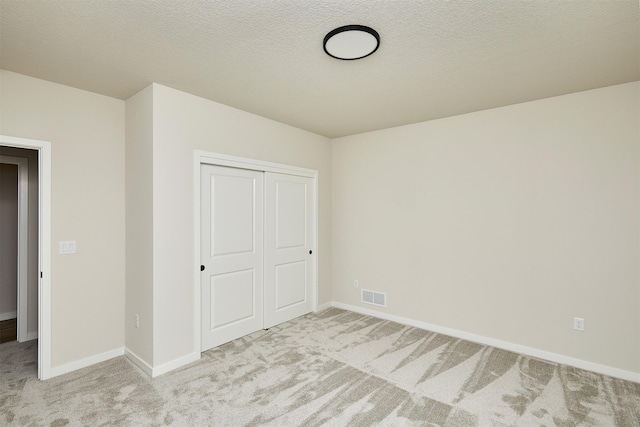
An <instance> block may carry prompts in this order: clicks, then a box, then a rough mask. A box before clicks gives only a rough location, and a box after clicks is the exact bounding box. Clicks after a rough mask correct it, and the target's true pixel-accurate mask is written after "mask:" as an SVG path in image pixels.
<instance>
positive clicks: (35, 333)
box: [27, 331, 38, 341]
mask: <svg viewBox="0 0 640 427" xmlns="http://www.w3.org/2000/svg"><path fill="white" fill-rule="evenodd" d="M37 339H38V331H31V332H27V341H31V340H37Z"/></svg>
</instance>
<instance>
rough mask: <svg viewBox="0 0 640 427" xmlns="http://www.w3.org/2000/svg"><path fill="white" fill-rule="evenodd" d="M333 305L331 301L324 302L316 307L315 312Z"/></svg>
mask: <svg viewBox="0 0 640 427" xmlns="http://www.w3.org/2000/svg"><path fill="white" fill-rule="evenodd" d="M331 307H333V305H332V303H331V302H325V303H324V304H320V305H318V308H317V309H316V311H315V313H320V312H321V311H324V310H326V309H328V308H331Z"/></svg>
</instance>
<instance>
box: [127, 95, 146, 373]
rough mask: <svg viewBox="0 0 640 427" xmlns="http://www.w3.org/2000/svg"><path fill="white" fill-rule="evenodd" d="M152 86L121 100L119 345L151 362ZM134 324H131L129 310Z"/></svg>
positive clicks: (141, 358)
mask: <svg viewBox="0 0 640 427" xmlns="http://www.w3.org/2000/svg"><path fill="white" fill-rule="evenodd" d="M152 192H153V86H149V87H147V88H146V89H145V90H143V91H141V92H138V93H137V94H136V95H134V96H132V97H131V98H129V99H128V100H127V101H126V291H125V319H124V320H125V322H124V327H125V346H126V348H127V350H128V351H130V352H132V353H133V354H134V355H135V356H136V357H137V358H138V359H140V360H141V361H143V362H144V363H145V364H146V365H148V366H153V194H152ZM136 314H137V315H138V316H139V318H140V320H141V321H140V325H139V327H138V328H136V327H135V321H134V319H135V315H136Z"/></svg>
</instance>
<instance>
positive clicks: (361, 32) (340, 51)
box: [322, 25, 380, 61]
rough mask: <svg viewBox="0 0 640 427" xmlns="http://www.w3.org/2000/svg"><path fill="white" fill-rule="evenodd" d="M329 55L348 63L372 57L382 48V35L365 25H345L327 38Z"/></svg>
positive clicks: (325, 42)
mask: <svg viewBox="0 0 640 427" xmlns="http://www.w3.org/2000/svg"><path fill="white" fill-rule="evenodd" d="M322 44H323V46H324V51H325V52H327V55H329V56H332V57H334V58H337V59H344V60H346V61H349V60H353V59H360V58H364V57H366V56H369V55H371V54H372V53H373V52H375V51H376V50H378V47H379V46H380V35H379V34H378V32H377V31H376V30H374V29H373V28H369V27H365V26H364V25H345V26H344V27H340V28H336V29H335V30H333V31H330V32H329V33H328V34H327V35H326V36H325V37H324V42H323V43H322Z"/></svg>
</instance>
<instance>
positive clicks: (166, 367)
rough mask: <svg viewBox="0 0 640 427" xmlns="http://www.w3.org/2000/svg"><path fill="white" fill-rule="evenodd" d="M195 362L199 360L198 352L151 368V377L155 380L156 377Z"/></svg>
mask: <svg viewBox="0 0 640 427" xmlns="http://www.w3.org/2000/svg"><path fill="white" fill-rule="evenodd" d="M196 360H200V353H199V352H198V353H191V354H187V355H186V356H182V357H179V358H177V359H175V360H172V361H171V362H167V363H163V364H162V365H160V366H158V367H154V368H153V370H152V372H151V377H153V378H155V377H157V376H158V375H162V374H166V373H167V372H169V371H173V370H174V369H178V368H181V367H183V366H185V365H188V364H189V363H192V362H195V361H196Z"/></svg>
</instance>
